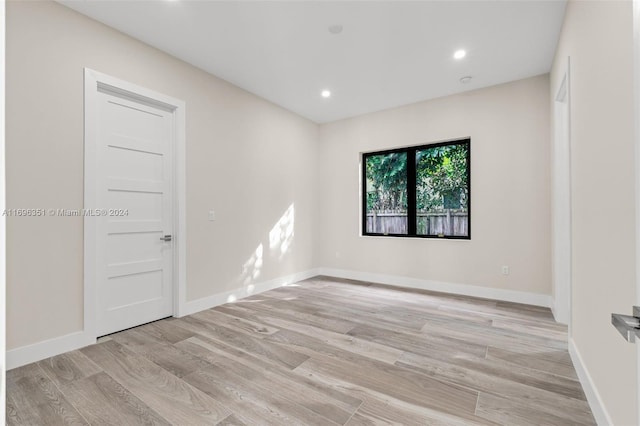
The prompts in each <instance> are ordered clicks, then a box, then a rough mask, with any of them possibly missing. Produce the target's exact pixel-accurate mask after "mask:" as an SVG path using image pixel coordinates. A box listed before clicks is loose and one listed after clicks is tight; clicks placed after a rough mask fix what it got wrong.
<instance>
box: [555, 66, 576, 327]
mask: <svg viewBox="0 0 640 426" xmlns="http://www.w3.org/2000/svg"><path fill="white" fill-rule="evenodd" d="M570 67H571V58H569V57H567V60H566V63H565V66H564V75H563V77H562V80H561V82H560V85H559V87H558V88H557V89H556V91H555V96H554V98H553V99H554V100H553V103H552V114H553V121H554V126H553V129H552V131H553V134H552V139H551V140H552V141H553V144H552V147H551V160H552V164H551V165H552V168H551V170H552V174H551V177H552V187H551V189H552V220H553V226H552V229H553V234H552V257H551V261H552V281H553V298H554V303H553V306H552V309H551V311H552V312H553V316H554V318H555V319H556V321H557V322H559V323H562V324H567V325H568V326H569V329H571V279H572V278H571V276H572V275H571V234H572V233H571V192H572V191H571V79H570V69H571V68H570ZM569 331H571V330H569Z"/></svg>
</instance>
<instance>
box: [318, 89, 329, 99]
mask: <svg viewBox="0 0 640 426" xmlns="http://www.w3.org/2000/svg"><path fill="white" fill-rule="evenodd" d="M320 94H321V95H322V97H323V98H330V97H331V92H330V91H329V90H323V91H322V93H320Z"/></svg>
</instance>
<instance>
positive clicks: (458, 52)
mask: <svg viewBox="0 0 640 426" xmlns="http://www.w3.org/2000/svg"><path fill="white" fill-rule="evenodd" d="M465 56H467V51H466V50H464V49H460V50H456V51H455V53H454V54H453V57H454V58H456V59H462V58H464V57H465Z"/></svg>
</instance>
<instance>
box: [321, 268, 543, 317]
mask: <svg viewBox="0 0 640 426" xmlns="http://www.w3.org/2000/svg"><path fill="white" fill-rule="evenodd" d="M319 274H320V275H326V276H330V277H336V278H344V279H349V280H358V281H368V282H373V283H377V284H387V285H392V286H400V287H409V288H416V289H420V290H430V291H438V292H443V293H453V294H460V295H464V296H473V297H482V298H485V299H495V300H501V301H505V302H515V303H525V304H527V305H536V306H544V307H546V308H550V307H551V306H553V300H552V298H551V296H549V295H547V294H538V293H527V292H524V291H515V290H506V289H502V288H491V287H482V286H475V285H469V284H456V283H449V282H445V281H433V280H423V279H418V278H409V277H402V276H397V275H384V274H373V273H369V272H359V271H352V270H346V269H332V268H319Z"/></svg>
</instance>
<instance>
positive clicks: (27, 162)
mask: <svg viewBox="0 0 640 426" xmlns="http://www.w3.org/2000/svg"><path fill="white" fill-rule="evenodd" d="M6 54H7V93H6V96H7V111H6V112H7V146H6V155H7V206H8V207H9V208H66V209H80V208H82V206H83V195H82V194H83V68H84V67H89V68H92V69H95V70H97V71H100V72H103V73H106V74H110V75H112V76H114V77H118V78H121V79H124V80H127V81H130V82H132V83H135V84H138V85H140V86H143V87H147V88H150V89H152V90H155V91H158V92H161V93H165V94H167V95H170V96H173V97H176V98H179V99H182V100H184V101H186V105H187V107H186V110H187V116H186V122H187V130H186V136H187V146H186V152H187V159H186V162H187V164H186V168H187V194H186V199H187V300H189V301H193V300H196V299H199V298H203V297H206V296H211V295H213V294H216V293H221V292H224V291H228V290H233V289H237V288H240V287H244V286H247V285H248V284H251V283H256V282H257V283H260V282H263V281H267V280H270V279H274V278H277V277H282V276H286V275H289V274H293V273H296V272H301V271H306V270H308V269H310V268H311V267H312V266H313V263H312V256H313V244H312V240H313V232H314V227H313V224H314V222H315V217H314V214H315V211H316V190H315V185H316V182H317V179H316V173H315V168H314V165H315V164H316V158H317V137H318V128H317V125H316V124H314V123H312V122H310V121H308V120H305V119H303V118H300V117H299V116H297V115H294V114H292V113H290V112H288V111H285V110H283V109H281V108H279V107H276V106H274V105H273V104H270V103H268V102H266V101H264V100H261V99H259V98H257V97H255V96H253V95H251V94H249V93H247V92H244V91H242V90H240V89H238V88H237V87H234V86H232V85H230V84H228V83H226V82H224V81H222V80H220V79H218V78H215V77H213V76H211V75H209V74H207V73H205V72H203V71H201V70H198V69H196V68H194V67H192V66H190V65H187V64H185V63H184V62H181V61H179V60H177V59H175V58H173V57H171V56H169V55H167V54H165V53H162V52H160V51H158V50H156V49H154V48H152V47H149V46H148V45H145V44H143V43H141V42H138V41H135V40H133V39H131V38H130V37H128V36H125V35H123V34H121V33H119V32H117V31H115V30H113V29H111V28H108V27H106V26H104V25H102V24H100V23H97V22H95V21H93V20H90V19H88V18H86V17H84V16H82V15H80V14H78V13H76V12H74V11H71V10H70V9H67V8H65V7H63V6H61V5H59V4H57V3H53V2H49V1H37V2H9V3H8V4H7V51H6ZM211 208H214V209H215V211H216V215H217V220H216V221H215V222H208V220H207V212H208V210H209V209H211ZM290 209H291V210H290ZM287 211H289V212H291V211H293V219H294V221H293V224H294V227H295V228H294V236H293V238H292V240H291V241H279V240H278V239H277V238H276V239H275V240H274V241H273V244H271V242H270V238H269V233H270V231H271V230H272V229H273V228H274V226H276V224H278V223H279V221H280V220H281V219H282V218H283V215H285V213H286V212H287ZM286 217H289V218H290V217H291V215H289V216H286ZM280 224H283V222H281V223H280ZM285 226H286V225H285ZM274 235H275V234H274ZM82 241H83V229H82V218H71V217H69V218H60V217H47V218H9V219H8V221H7V249H8V254H7V262H8V271H7V274H8V283H7V302H8V308H7V323H8V330H7V347H8V349H13V348H17V347H22V346H24V345H28V344H32V343H36V342H41V341H44V340H46V339H51V338H56V337H60V336H64V335H66V334H69V333H73V332H76V331H79V330H82V328H83V324H82V316H83V309H82V305H83V302H82V300H83V299H82V298H83V290H82V287H83V283H82V276H83V274H82V264H83V259H82V252H83V246H82ZM261 245H262V248H263V251H262V259H261V261H256V260H257V259H256V258H255V257H252V256H254V254H255V253H256V250H257V249H258V248H259V247H260V246H261ZM272 245H273V247H272ZM283 249H285V251H284V252H283V251H282V250H283ZM243 265H246V266H247V267H248V268H245V269H243Z"/></svg>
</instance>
